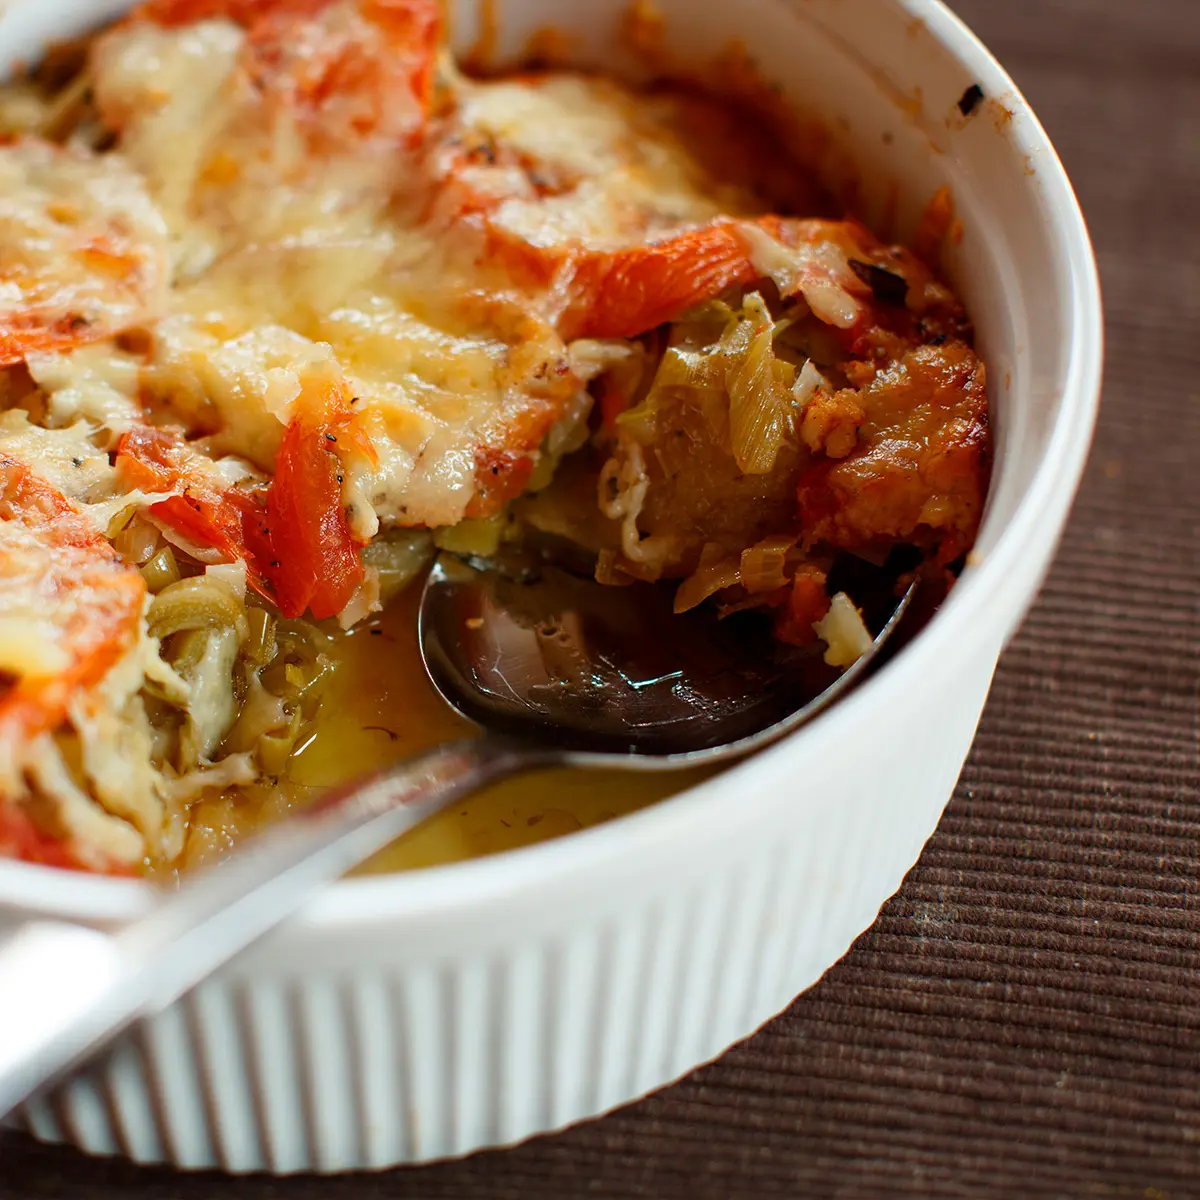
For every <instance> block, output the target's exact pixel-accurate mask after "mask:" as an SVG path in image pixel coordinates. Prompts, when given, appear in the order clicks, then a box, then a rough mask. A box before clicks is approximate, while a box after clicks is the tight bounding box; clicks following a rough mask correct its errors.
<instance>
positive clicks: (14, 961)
mask: <svg viewBox="0 0 1200 1200" xmlns="http://www.w3.org/2000/svg"><path fill="white" fill-rule="evenodd" d="M876 574H877V578H875V579H874V580H873V581H871V580H869V579H868V581H867V585H865V586H863V587H862V588H861V589H860V590H855V589H853V588H850V590H851V595H853V596H854V598H855V599H856V601H857V602H858V603H859V604H860V605H861V606H862V607H863V611H864V616H865V619H866V620H867V623H868V626H869V628H870V629H871V630H872V631H873V632H874V634H875V640H874V644H873V645H872V646H871V648H870V649H869V650H868V652H867V653H866V654H864V655H863V656H862V657H861V658H860V659H859V660H858V661H857V662H856V663H855V664H854V665H853V666H852V667H850V668H849V669H848V670H846V671H844V672H841V673H839V672H837V671H835V670H833V669H831V668H828V667H826V666H825V665H824V663H823V662H822V661H821V659H820V657H819V656H817V655H815V654H813V653H803V652H797V651H793V650H789V649H788V648H786V647H783V646H781V645H780V644H779V643H778V642H777V641H775V640H774V639H772V638H771V636H770V634H769V631H768V630H767V629H766V628H765V627H764V626H763V625H762V624H761V622H760V621H758V620H756V619H755V618H754V617H753V616H752V615H751V614H741V615H738V616H734V617H730V618H729V619H728V620H727V621H724V622H720V621H718V620H716V619H715V617H714V616H713V615H712V614H710V613H708V612H707V611H704V610H696V611H695V612H692V613H687V614H683V615H675V614H673V613H672V612H671V603H670V597H669V595H668V593H666V592H665V591H663V590H661V589H658V588H655V587H653V586H651V585H644V584H643V585H635V586H632V587H629V588H611V587H601V586H600V585H599V584H596V583H594V582H592V581H591V580H585V579H583V578H580V577H578V576H574V575H572V574H570V573H569V572H567V571H565V570H562V569H560V568H558V567H556V566H554V565H552V564H546V563H542V562H540V561H538V560H537V559H536V558H535V559H532V560H522V561H520V562H517V563H516V564H513V563H507V564H500V565H498V566H494V567H493V568H492V569H487V570H477V569H474V568H473V567H470V566H467V565H464V564H463V563H461V562H459V561H457V560H455V559H452V558H447V557H443V558H441V559H440V560H439V561H438V562H436V563H435V564H434V567H433V569H432V570H431V572H430V574H429V577H428V580H427V582H426V584H425V591H424V594H423V596H422V601H421V614H420V641H421V653H422V657H423V659H424V662H425V666H426V669H427V671H428V672H429V675H430V678H431V679H432V680H433V683H434V685H435V686H436V687H437V689H438V691H439V692H441V694H442V696H443V697H444V698H445V699H446V700H447V702H448V703H450V704H451V705H452V706H453V707H455V708H456V709H457V710H458V711H459V712H460V713H462V714H463V715H464V716H466V717H468V718H470V719H471V720H473V721H475V722H476V723H478V724H479V725H481V726H482V727H483V728H484V729H485V730H486V731H487V736H486V737H482V738H471V739H468V740H465V741H460V742H454V743H451V744H447V745H443V746H439V747H437V748H436V749H434V750H432V751H430V752H428V753H427V754H423V755H420V756H418V757H417V758H415V759H412V760H410V761H408V762H405V763H401V764H400V765H398V766H396V767H394V768H392V769H389V770H386V771H383V772H381V773H379V774H376V775H374V776H372V777H370V778H368V779H366V780H359V781H358V782H356V783H354V784H352V785H350V786H349V787H347V788H345V789H342V790H340V791H337V792H335V793H333V794H331V795H330V796H328V797H327V798H325V799H323V800H322V801H320V802H318V803H317V804H315V805H314V806H312V807H311V808H308V809H305V810H302V811H299V812H296V813H295V814H293V815H292V816H290V817H289V818H288V819H287V820H285V821H282V822H280V823H278V824H276V825H274V826H272V827H270V828H269V829H267V830H266V831H265V832H263V833H262V834H260V835H258V836H257V837H255V838H254V839H253V840H252V841H251V842H249V843H247V844H246V846H245V847H244V848H243V849H242V850H240V851H239V852H238V853H236V854H235V855H233V856H232V857H231V858H230V859H229V860H228V861H226V862H224V863H222V864H220V865H219V866H218V867H215V868H211V869H208V870H204V871H202V872H199V873H198V874H197V875H195V876H194V877H192V878H189V879H188V880H187V881H186V882H185V883H184V884H183V885H182V886H181V887H180V888H179V889H178V891H177V892H176V893H175V894H173V895H165V896H164V897H163V898H162V899H161V901H159V903H158V904H157V905H156V906H155V907H154V909H153V910H152V911H151V912H150V913H149V915H147V916H145V917H143V918H141V919H140V920H138V921H135V922H133V923H132V924H130V925H128V926H126V927H125V928H124V929H121V930H120V931H118V932H117V933H115V934H107V933H103V932H101V931H98V930H94V929H89V928H85V927H83V926H79V925H71V924H66V923H57V922H50V921H35V922H31V923H28V924H26V925H24V926H22V927H21V928H20V929H19V930H18V932H17V933H16V935H15V936H14V937H12V938H11V939H10V940H9V942H8V943H7V945H5V946H3V947H2V948H0V1115H3V1114H6V1113H7V1112H9V1111H11V1109H13V1108H14V1107H16V1106H17V1105H18V1104H20V1103H21V1102H22V1101H24V1100H26V1099H28V1098H29V1097H30V1096H31V1095H33V1094H34V1093H35V1092H38V1091H40V1090H41V1089H43V1088H45V1087H46V1086H48V1085H50V1084H52V1083H54V1082H56V1081H57V1080H59V1079H61V1078H62V1077H63V1075H65V1074H66V1073H67V1072H68V1071H70V1070H71V1069H72V1068H74V1067H76V1066H78V1065H80V1064H81V1063H82V1062H83V1061H84V1060H86V1059H87V1058H89V1057H90V1056H91V1055H93V1054H94V1053H95V1052H96V1051H97V1050H99V1049H101V1048H102V1047H103V1046H104V1045H106V1044H107V1043H108V1042H109V1041H111V1040H112V1038H113V1037H115V1036H116V1035H117V1034H118V1033H120V1032H121V1031H122V1030H124V1029H125V1028H126V1027H127V1026H129V1025H130V1024H131V1023H132V1022H133V1021H135V1020H137V1019H138V1018H140V1017H145V1016H149V1015H151V1014H153V1013H155V1012H158V1011H161V1010H162V1009H163V1008H165V1007H166V1006H167V1005H169V1004H170V1003H172V1002H173V1001H174V1000H176V999H177V998H178V997H179V996H181V995H182V994H183V993H184V992H186V991H188V990H189V989H190V988H192V987H194V986H195V985H196V984H198V983H199V982H200V981H201V980H203V979H204V978H206V977H207V976H208V975H209V974H211V973H212V972H213V971H215V970H216V969H217V968H218V967H220V966H221V965H223V964H224V963H225V962H227V961H228V960H229V959H230V958H232V957H233V955H234V954H236V953H237V952H238V951H239V950H242V949H244V948H245V947H246V946H248V945H250V944H251V943H252V942H253V941H255V940H256V939H257V938H259V937H261V936H262V935H263V934H264V933H266V932H268V930H270V929H272V928H273V927H274V926H276V925H277V924H279V922H280V921H282V920H283V919H284V918H285V917H287V916H288V915H290V914H291V913H292V912H294V911H295V910H296V909H297V908H298V907H299V906H300V905H301V904H302V903H303V902H304V901H305V900H306V899H308V897H310V896H311V895H312V894H313V892H314V891H316V890H317V888H319V887H320V886H321V885H323V884H326V883H328V882H330V881H331V880H334V879H336V878H338V877H339V876H341V875H343V874H345V873H346V872H347V871H349V870H350V869H351V868H353V867H355V866H357V865H358V864H359V863H361V862H363V861H364V860H365V859H367V858H369V857H370V856H371V854H373V853H374V852H375V851H377V850H379V849H381V848H382V847H383V846H385V845H387V844H388V843H389V842H391V841H393V840H394V839H395V838H397V837H399V836H400V835H401V834H403V833H406V832H407V831H408V830H410V829H412V828H413V827H414V826H416V825H418V824H420V822H422V821H424V820H425V819H426V818H427V817H430V816H432V815H433V814H434V813H436V812H438V811H439V810H441V809H442V808H445V807H446V806H447V805H448V804H450V803H452V802H453V801H454V800H456V799H458V798H460V797H461V796H463V795H464V794H466V793H468V792H472V791H475V790H477V789H478V788H480V787H483V786H484V785H486V784H489V783H492V782H494V781H496V780H499V779H502V778H504V777H506V776H509V775H513V774H516V773H518V772H521V771H528V770H532V769H534V768H539V767H548V766H564V765H569V766H583V767H603V768H608V769H613V768H619V769H625V770H629V769H633V770H664V769H674V768H679V767H685V766H695V765H698V764H702V763H704V764H715V763H718V762H724V761H727V760H731V759H734V758H737V757H740V756H743V755H745V754H748V753H750V752H751V751H753V750H756V749H759V748H760V747H762V746H765V745H767V744H768V743H770V742H773V741H775V740H776V739H778V738H780V737H782V736H783V735H784V734H786V733H789V732H790V731H792V730H794V729H796V728H798V727H799V726H800V725H802V724H804V723H805V722H807V721H809V720H811V719H812V718H813V717H814V716H815V715H816V714H817V713H818V712H820V711H821V710H822V709H824V708H826V707H827V706H828V705H829V704H831V703H832V702H833V701H834V700H835V699H836V698H837V697H838V696H840V695H842V694H843V693H845V692H846V691H847V690H849V689H850V688H852V687H853V686H854V685H855V683H856V682H857V681H858V680H859V679H861V678H862V676H863V675H864V674H865V673H866V672H867V671H868V670H869V669H870V668H871V666H872V664H873V663H874V662H875V660H876V659H877V658H878V656H879V654H880V651H881V650H882V648H883V646H884V644H885V643H886V642H887V641H888V639H889V637H890V636H891V635H892V633H893V632H894V631H895V629H896V627H897V626H898V625H899V623H900V621H901V618H902V616H903V615H904V613H905V611H906V609H907V608H908V606H909V603H910V601H911V600H912V597H913V594H914V591H915V585H913V586H912V587H910V588H909V589H908V591H907V592H905V593H904V594H903V596H901V597H900V599H899V600H898V601H897V600H896V598H895V595H894V588H892V587H890V586H889V585H890V580H888V579H887V578H886V577H885V576H882V575H880V573H876ZM860 582H861V581H860Z"/></svg>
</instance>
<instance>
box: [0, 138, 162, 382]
mask: <svg viewBox="0 0 1200 1200" xmlns="http://www.w3.org/2000/svg"><path fill="white" fill-rule="evenodd" d="M164 235H165V231H164V228H163V222H162V218H161V217H160V215H159V213H158V211H157V209H156V208H155V207H154V206H153V205H152V204H151V203H150V200H149V198H148V197H147V195H146V193H145V191H144V189H143V187H142V184H141V181H140V179H139V178H138V176H137V174H136V173H135V172H134V171H132V170H130V168H129V165H128V164H127V163H126V162H124V161H123V160H122V159H120V158H117V157H113V156H105V157H97V156H95V155H92V154H90V153H86V152H84V151H82V150H81V151H75V150H69V149H60V148H59V147H57V146H51V145H48V144H47V143H45V142H42V141H38V140H36V139H33V138H29V139H24V140H21V141H18V142H15V143H13V144H10V145H0V366H2V365H4V363H6V362H13V361H17V360H19V359H20V358H23V357H24V356H25V354H26V353H28V352H30V351H37V350H41V349H46V348H51V347H53V346H56V345H60V344H66V345H69V344H72V343H77V342H79V341H81V340H92V339H95V338H98V337H104V336H106V335H107V334H109V333H113V332H116V331H117V330H119V329H122V328H124V327H126V326H127V325H130V324H133V323H135V322H138V321H142V320H145V319H147V318H149V317H152V316H154V315H156V314H157V312H158V310H159V308H160V306H161V304H162V301H163V296H164V285H165V279H164V270H163V267H164V263H163V256H164V244H165V236H164Z"/></svg>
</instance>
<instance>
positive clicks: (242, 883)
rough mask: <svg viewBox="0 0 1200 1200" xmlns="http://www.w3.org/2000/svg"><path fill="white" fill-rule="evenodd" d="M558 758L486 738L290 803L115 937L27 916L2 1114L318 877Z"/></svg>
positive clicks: (2, 988)
mask: <svg viewBox="0 0 1200 1200" xmlns="http://www.w3.org/2000/svg"><path fill="white" fill-rule="evenodd" d="M555 761H557V756H556V755H555V754H554V753H553V752H549V753H547V752H544V751H539V750H528V749H525V748H523V747H519V746H514V745H512V744H511V743H507V742H504V741H501V740H498V739H492V738H477V739H470V740H468V741H461V742H454V743H451V744H449V745H444V746H439V747H437V748H436V749H434V750H431V751H430V752H429V753H427V754H424V755H421V756H420V757H418V758H415V759H411V760H409V761H408V762H406V763H403V764H401V765H400V766H398V767H396V768H393V769H391V770H388V771H383V772H381V773H379V774H377V775H374V776H370V777H368V778H367V779H366V780H360V781H359V782H357V783H355V784H353V785H351V786H350V787H348V788H345V789H342V790H340V791H338V792H336V793H334V794H333V795H331V796H330V797H328V798H326V799H324V800H322V801H320V802H318V803H317V804H315V805H313V806H312V807H311V808H307V809H303V810H300V811H297V812H295V813H293V814H292V815H291V816H290V817H289V818H288V819H286V820H284V821H282V822H280V823H278V824H276V825H274V826H271V827H270V828H268V829H267V830H266V831H265V832H263V833H262V834H260V835H258V836H257V837H255V838H254V839H253V840H252V841H251V842H249V843H248V844H247V845H246V847H245V849H244V850H241V851H239V852H238V853H237V854H235V855H233V856H232V857H231V858H230V859H229V860H227V861H226V862H223V863H220V864H219V865H217V866H215V867H212V868H208V869H206V870H203V871H201V872H199V873H198V874H197V875H195V876H194V877H192V878H189V879H188V880H187V881H186V882H185V883H184V884H183V885H182V886H181V887H180V888H179V890H178V891H177V892H176V893H175V894H173V895H164V897H163V898H162V899H161V900H160V901H159V902H158V903H157V904H156V905H155V907H154V908H153V909H152V910H151V912H150V913H149V914H148V915H147V916H145V917H143V918H141V919H140V920H138V921H136V922H134V923H132V924H130V925H128V926H126V927H125V928H124V929H122V930H121V931H120V932H118V933H116V934H115V935H112V936H109V935H106V934H103V933H100V932H98V931H96V930H91V929H84V928H83V927H81V926H77V925H68V924H62V923H55V922H50V921H39V922H33V923H31V924H29V925H26V926H23V927H22V928H21V929H20V930H19V931H18V932H17V934H16V935H15V936H14V937H13V938H11V939H10V940H9V942H8V943H7V944H6V945H5V946H3V947H0V1116H3V1115H5V1114H7V1113H8V1112H10V1111H11V1110H12V1109H13V1108H15V1107H16V1106H17V1105H18V1104H20V1103H21V1102H22V1101H24V1100H26V1099H28V1098H29V1097H30V1096H31V1095H33V1094H34V1093H35V1092H37V1091H39V1090H41V1089H42V1088H43V1087H45V1086H46V1085H47V1084H49V1083H52V1082H54V1081H56V1080H58V1079H59V1078H61V1077H62V1076H63V1075H64V1074H65V1073H66V1072H68V1071H69V1070H70V1069H71V1068H72V1067H75V1066H77V1065H79V1063H81V1062H82V1061H83V1060H84V1059H86V1058H87V1057H89V1056H90V1055H91V1054H92V1053H94V1052H95V1051H96V1050H98V1049H99V1048H100V1047H101V1046H103V1045H105V1044H106V1043H107V1042H109V1041H110V1040H111V1039H112V1038H113V1037H115V1036H116V1035H117V1034H118V1033H120V1032H121V1031H122V1030H124V1029H125V1028H126V1027H127V1026H129V1025H130V1024H131V1023H132V1022H133V1021H135V1020H137V1019H138V1018H139V1017H143V1016H148V1015H150V1014H152V1013H155V1012H158V1011H160V1010H162V1009H163V1008H165V1007H166V1006H167V1005H168V1004H170V1003H171V1002H172V1001H174V1000H176V999H178V997H179V996H181V995H183V993H184V992H186V991H188V990H189V989H190V988H192V987H194V986H195V985H196V984H198V983H199V982H200V981H201V980H203V979H205V978H206V977H207V976H208V975H210V974H211V973H212V972H213V971H215V970H216V969H217V968H218V967H220V966H222V965H223V964H224V963H226V962H228V960H229V959H231V958H232V957H233V956H234V955H235V954H236V953H237V952H238V951H239V950H243V949H245V947H247V946H248V945H250V944H251V943H252V942H254V941H255V940H256V939H258V938H259V937H261V936H262V935H263V934H265V933H267V932H268V931H269V930H271V929H272V928H274V927H275V926H276V925H277V924H279V922H280V921H282V920H283V919H284V918H285V917H287V916H289V915H290V914H291V913H293V912H294V911H295V910H296V909H297V908H299V907H300V906H301V904H303V902H304V901H305V900H307V899H308V898H309V897H310V896H312V894H313V892H314V891H315V890H316V889H317V888H318V887H319V886H320V885H322V884H324V883H328V882H330V881H332V880H334V879H337V878H338V877H339V876H341V875H344V874H345V873H346V872H347V871H348V870H350V869H351V868H352V867H355V866H357V865H358V864H359V863H361V862H363V861H364V860H365V859H367V858H369V857H370V856H371V855H372V854H373V853H374V852H375V851H376V850H379V849H381V848H382V847H384V846H386V845H387V844H388V843H389V842H391V841H393V840H394V839H395V838H397V837H399V836H400V835H401V834H403V833H407V832H408V831H409V830H410V829H412V828H413V827H414V826H416V825H418V824H420V823H421V822H422V821H424V820H425V819H426V818H427V817H430V816H432V815H433V814H434V813H436V812H438V811H440V810H441V809H443V808H445V807H446V806H447V805H448V804H451V803H453V802H454V801H455V800H457V799H459V798H460V797H462V796H463V795H465V794H466V793H468V792H471V791H474V790H475V789H477V788H479V787H482V786H484V785H485V784H488V783H492V782H494V781H496V780H498V779H503V778H505V777H506V776H509V775H513V774H516V773H518V772H520V771H523V770H528V769H532V768H534V767H539V766H550V765H553V763H554V762H555Z"/></svg>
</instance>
